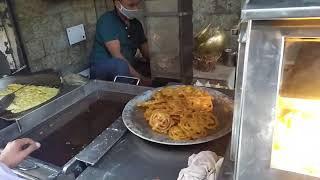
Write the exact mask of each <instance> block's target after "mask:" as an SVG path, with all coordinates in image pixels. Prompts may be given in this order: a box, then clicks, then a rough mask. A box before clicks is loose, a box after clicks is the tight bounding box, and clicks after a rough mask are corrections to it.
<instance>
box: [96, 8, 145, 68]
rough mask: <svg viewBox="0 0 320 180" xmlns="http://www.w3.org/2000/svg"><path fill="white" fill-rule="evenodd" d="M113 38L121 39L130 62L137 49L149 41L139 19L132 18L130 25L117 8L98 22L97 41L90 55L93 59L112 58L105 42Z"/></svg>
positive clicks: (125, 54) (124, 54)
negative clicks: (123, 19) (119, 14)
mask: <svg viewBox="0 0 320 180" xmlns="http://www.w3.org/2000/svg"><path fill="white" fill-rule="evenodd" d="M112 40H119V41H120V46H121V53H122V55H123V56H124V57H125V58H126V59H127V60H128V61H129V62H130V63H132V62H133V61H134V57H135V55H136V52H137V49H138V48H139V47H140V46H141V45H142V44H143V43H145V42H146V41H147V39H146V37H145V34H144V31H143V27H142V24H141V23H140V22H139V20H137V19H133V20H130V25H129V26H127V25H126V24H125V23H124V22H123V21H122V19H121V18H120V17H119V16H118V14H117V12H116V10H113V11H109V12H106V13H105V14H103V15H102V16H101V17H100V18H99V20H98V22H97V28H96V36H95V42H94V45H93V49H92V52H91V55H90V59H91V61H93V62H96V61H104V60H107V59H110V58H112V55H111V54H110V52H109V51H108V49H107V48H106V47H105V43H106V42H109V41H112Z"/></svg>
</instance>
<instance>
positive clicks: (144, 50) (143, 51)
mask: <svg viewBox="0 0 320 180" xmlns="http://www.w3.org/2000/svg"><path fill="white" fill-rule="evenodd" d="M139 50H140V52H141V54H142V56H143V58H144V59H146V60H147V62H149V61H150V53H149V46H148V42H147V41H146V42H144V43H143V44H142V45H141V46H140V48H139Z"/></svg>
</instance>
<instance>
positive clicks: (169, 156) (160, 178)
mask: <svg viewBox="0 0 320 180" xmlns="http://www.w3.org/2000/svg"><path fill="white" fill-rule="evenodd" d="M222 91H223V93H225V94H227V95H229V96H230V97H233V91H229V90H222ZM229 142H230V134H229V135H227V136H224V137H222V138H220V139H217V140H215V141H211V142H209V143H205V144H199V145H192V146H167V145H160V144H156V143H151V142H148V141H145V140H143V139H141V138H139V137H137V136H135V135H133V134H132V133H130V132H129V131H128V132H127V133H126V134H125V135H124V136H123V137H122V138H121V139H120V140H119V141H118V143H117V144H116V145H115V146H113V147H112V149H111V150H110V151H109V152H107V154H106V155H105V156H104V157H103V158H102V159H100V161H99V162H98V163H97V164H96V165H95V166H93V167H88V168H87V169H86V170H85V171H84V172H83V173H82V174H81V175H80V176H79V177H78V178H77V179H78V180H91V179H95V180H106V179H112V180H123V179H128V178H129V177H130V178H129V179H130V180H171V179H172V180H174V179H177V177H178V174H179V171H180V170H181V169H182V168H185V167H187V163H188V157H189V156H191V155H192V154H194V153H199V152H200V151H206V150H211V151H214V152H216V153H217V154H218V155H221V156H224V155H225V152H226V150H227V146H228V144H229ZM228 156H229V155H228ZM226 165H227V166H230V161H229V160H228V161H227V163H226ZM231 165H232V164H231ZM229 169H230V168H227V169H224V171H225V172H224V173H226V174H225V175H224V176H221V177H222V178H221V180H224V179H227V180H229V178H231V177H230V176H228V174H230V172H229Z"/></svg>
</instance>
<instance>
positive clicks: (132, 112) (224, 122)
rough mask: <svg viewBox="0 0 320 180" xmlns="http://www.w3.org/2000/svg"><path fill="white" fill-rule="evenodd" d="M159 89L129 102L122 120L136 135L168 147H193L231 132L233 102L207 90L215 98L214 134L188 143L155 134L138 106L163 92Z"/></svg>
mask: <svg viewBox="0 0 320 180" xmlns="http://www.w3.org/2000/svg"><path fill="white" fill-rule="evenodd" d="M161 89H162V88H157V89H154V90H149V91H146V92H144V93H142V94H141V95H138V96H136V97H135V98H134V99H132V100H131V101H129V102H128V104H127V105H126V107H125V108H124V110H123V113H122V119H123V122H124V124H125V125H126V126H127V128H128V129H129V130H130V131H131V132H132V133H133V134H135V135H137V136H139V137H140V138H142V139H145V140H148V141H151V142H155V143H160V144H166V145H193V144H201V143H205V142H209V141H212V140H215V139H218V138H220V137H223V136H225V135H227V134H228V133H230V132H231V128H232V117H233V100H231V99H230V98H229V97H228V96H227V95H225V94H223V93H221V92H218V91H216V90H213V89H208V88H205V90H206V91H207V92H209V93H210V95H212V96H213V97H214V101H213V104H214V114H215V115H216V116H217V119H218V124H219V126H218V128H217V129H216V130H215V131H214V132H212V133H211V134H210V135H209V136H207V137H204V138H200V139H197V140H188V141H175V140H172V139H170V138H169V137H168V136H166V135H163V134H159V133H156V132H154V131H153V130H152V129H151V128H150V126H149V125H148V123H147V121H146V120H145V119H144V117H143V110H142V109H140V108H138V107H137V104H139V103H141V102H145V101H148V100H150V99H151V98H152V95H153V94H154V93H155V92H156V91H159V90H161Z"/></svg>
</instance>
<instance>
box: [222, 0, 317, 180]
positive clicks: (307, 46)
mask: <svg viewBox="0 0 320 180" xmlns="http://www.w3.org/2000/svg"><path fill="white" fill-rule="evenodd" d="M319 9H320V2H319V1H314V0H290V1H289V0H285V1H276V0H272V1H263V0H248V1H246V3H245V6H244V8H243V10H242V26H241V35H240V37H239V59H238V65H239V66H238V73H237V87H236V92H235V111H234V121H233V123H234V125H233V135H232V142H231V150H230V156H226V158H230V159H229V160H225V164H224V168H223V172H222V173H221V178H222V179H236V180H250V179H252V180H256V179H259V180H269V179H273V180H280V179H290V180H291V179H292V180H298V179H299V180H300V179H308V180H309V179H310V180H311V179H312V180H314V179H319V178H320V169H319V167H320V159H319V156H318V155H317V153H318V151H319V147H320V144H319V141H318V139H317V138H318V137H319V135H320V134H319V128H320V126H319V122H320V121H319V112H318V111H319V102H320V101H319V98H320V96H319V85H320V84H319V80H318V77H319V62H320V61H319V48H320V43H319V42H320V41H319V37H320V31H319V25H320V13H319Z"/></svg>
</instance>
